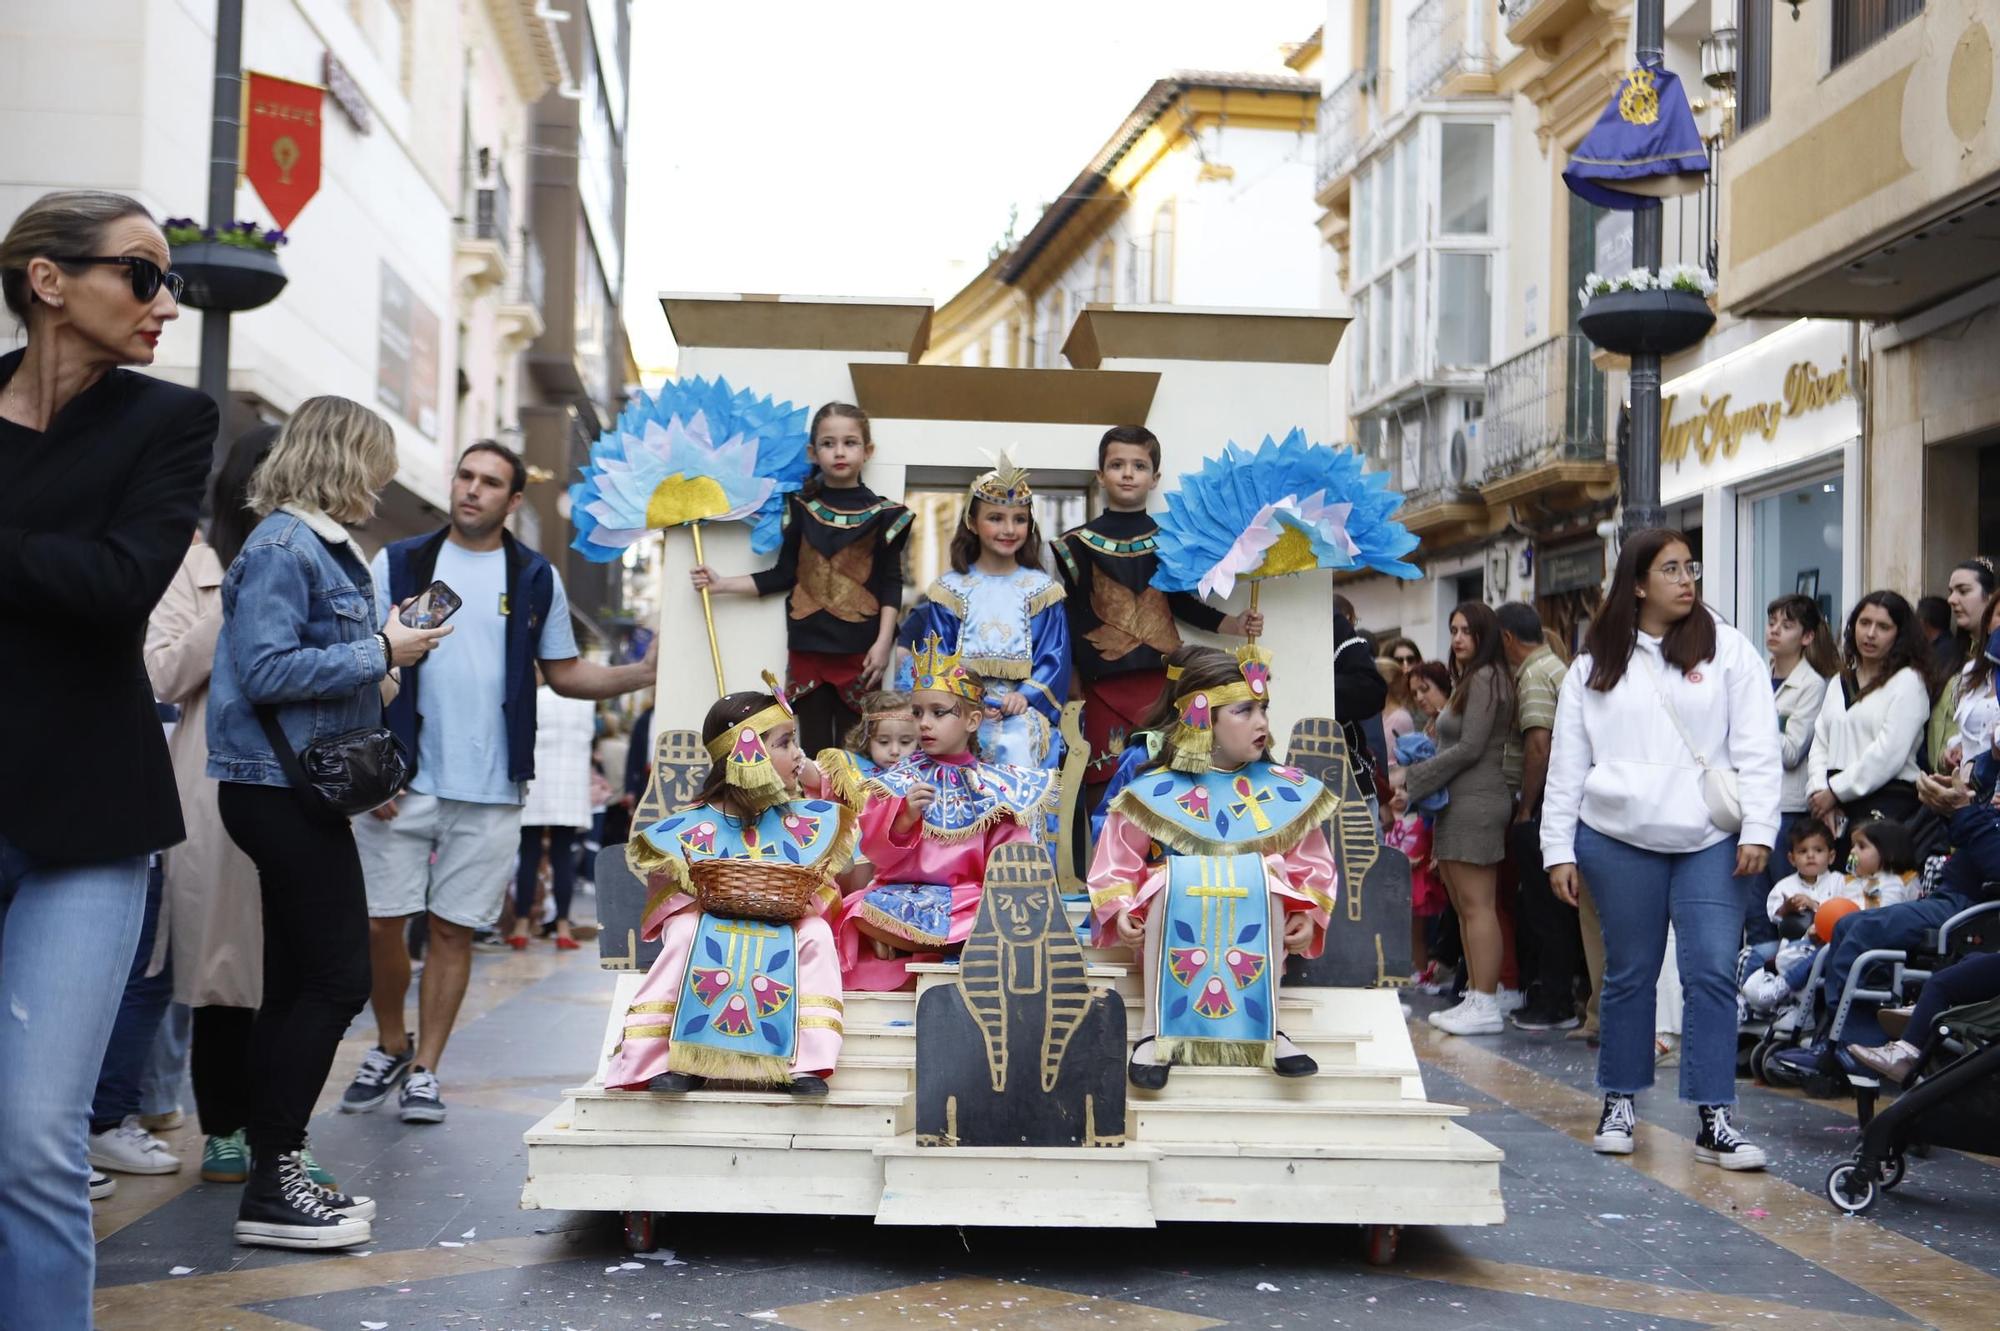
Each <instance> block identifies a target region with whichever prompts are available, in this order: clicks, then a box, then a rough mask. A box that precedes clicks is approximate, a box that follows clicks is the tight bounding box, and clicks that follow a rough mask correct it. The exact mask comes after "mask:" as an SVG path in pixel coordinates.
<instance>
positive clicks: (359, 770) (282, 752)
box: [257, 703, 410, 823]
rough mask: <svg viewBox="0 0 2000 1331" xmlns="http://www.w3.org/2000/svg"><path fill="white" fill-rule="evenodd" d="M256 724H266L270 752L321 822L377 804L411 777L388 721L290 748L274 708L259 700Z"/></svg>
mask: <svg viewBox="0 0 2000 1331" xmlns="http://www.w3.org/2000/svg"><path fill="white" fill-rule="evenodd" d="M257 724H259V725H261V726H262V727H263V728H264V737H265V738H266V739H268V740H269V741H270V742H271V752H272V753H273V754H275V755H277V759H278V766H280V767H282V768H284V769H285V779H286V780H287V781H290V782H291V783H292V790H293V792H294V793H295V794H297V796H298V797H299V802H300V803H301V804H303V805H304V806H305V809H306V812H307V813H308V814H310V815H312V816H313V817H315V818H317V819H319V820H320V821H322V822H329V823H331V822H345V821H346V820H347V819H349V818H354V817H357V816H359V815H361V814H364V813H367V812H369V811H370V810H371V809H379V808H381V807H382V806H383V805H384V804H387V803H388V802H389V801H390V800H392V799H394V798H396V792H398V791H400V790H401V789H402V788H403V785H404V783H405V782H407V781H408V780H409V779H410V754H409V750H407V749H405V748H404V747H403V741H401V740H400V739H397V738H396V732H395V731H393V730H391V729H389V727H387V726H382V725H376V726H361V727H358V728H357V729H354V730H344V731H342V732H341V733H340V734H338V735H328V736H327V737H326V738H325V739H316V740H314V741H313V742H312V743H310V744H308V745H306V747H305V750H304V751H303V752H301V753H294V752H293V751H292V746H291V742H290V741H289V740H287V739H286V738H285V731H284V728H283V727H282V726H280V725H279V724H278V709H277V708H275V707H273V706H271V705H270V704H269V703H263V704H259V706H258V707H257Z"/></svg>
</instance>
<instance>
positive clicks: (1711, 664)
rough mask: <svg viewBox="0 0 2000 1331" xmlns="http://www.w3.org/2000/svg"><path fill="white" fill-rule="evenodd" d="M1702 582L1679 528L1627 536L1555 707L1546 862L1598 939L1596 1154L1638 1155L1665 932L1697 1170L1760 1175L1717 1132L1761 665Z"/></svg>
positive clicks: (1756, 778)
mask: <svg viewBox="0 0 2000 1331" xmlns="http://www.w3.org/2000/svg"><path fill="white" fill-rule="evenodd" d="M1700 577H1701V565H1700V564H1698V563H1696V562H1695V561H1694V559H1693V558H1692V557H1691V554H1690V551H1689V548H1688V543H1687V540H1686V538H1685V537H1683V536H1682V535H1681V534H1680V533H1679V532H1674V531H1666V530H1663V529H1660V528H1652V529H1648V530H1645V531H1640V532H1635V533H1633V534H1632V535H1631V536H1629V537H1627V538H1626V541H1625V546H1624V549H1623V550H1622V551H1621V552H1620V554H1619V557H1618V569H1617V572H1616V573H1615V574H1614V575H1613V578H1612V583H1611V591H1610V593H1609V595H1607V596H1606V598H1605V601H1604V605H1603V606H1602V607H1601V608H1600V609H1599V611H1598V614H1597V618H1596V620H1595V621H1594V622H1593V623H1592V624H1591V627H1590V636H1589V639H1588V641H1587V643H1586V648H1587V650H1586V651H1585V652H1584V654H1583V655H1581V656H1579V657H1577V659H1576V662H1575V663H1574V664H1573V665H1572V666H1571V667H1570V670H1569V674H1568V675H1567V676H1566V677H1565V678H1564V680H1563V687H1562V693H1561V695H1560V697H1559V699H1558V701H1557V705H1556V725H1555V733H1554V735H1553V737H1552V738H1553V745H1552V750H1551V753H1550V756H1549V774H1548V784H1547V787H1546V789H1545V791H1544V794H1543V799H1542V858H1543V862H1544V863H1545V864H1546V865H1547V867H1548V871H1549V884H1550V886H1551V887H1552V888H1553V889H1554V890H1555V892H1556V894H1557V895H1558V896H1560V897H1562V899H1563V900H1565V901H1568V902H1572V903H1574V902H1575V901H1576V899H1577V879H1578V874H1579V872H1581V874H1582V876H1583V877H1584V878H1587V879H1588V880H1589V882H1590V884H1591V896H1592V898H1593V899H1594V900H1595V901H1596V903H1597V914H1598V919H1599V920H1600V922H1601V923H1602V925H1603V929H1604V954H1605V956H1604V963H1605V964H1604V999H1603V1003H1602V1007H1601V1012H1602V1015H1601V1018H1600V1021H1601V1025H1602V1031H1603V1039H1602V1044H1601V1045H1600V1048H1599V1052H1598V1065H1597V1080H1598V1085H1599V1087H1600V1088H1601V1089H1602V1090H1603V1091H1604V1093H1605V1094H1604V1111H1603V1114H1602V1116H1601V1117H1600V1119H1599V1122H1598V1127H1597V1134H1596V1140H1595V1145H1596V1148H1597V1149H1598V1150H1599V1151H1603V1152H1607V1153H1611V1154H1620V1155H1623V1154H1629V1153H1630V1152H1631V1150H1632V1143H1633V1128H1634V1125H1635V1122H1636V1117H1637V1116H1636V1113H1635V1111H1634V1108H1633V1102H1632V1097H1633V1096H1634V1095H1635V1094H1636V1093H1637V1092H1639V1091H1642V1090H1645V1089H1646V1088H1647V1087H1649V1086H1651V1085H1652V1084H1653V1032H1654V1021H1653V1006H1654V1004H1653V996H1654V982H1655V980H1656V979H1657V977H1658V976H1659V973H1660V965H1661V961H1662V959H1663V958H1664V956H1665V953H1666V944H1667V926H1668V924H1669V923H1671V924H1672V925H1673V928H1674V935H1675V938H1676V940H1677V943H1678V946H1677V948H1676V954H1677V957H1678V960H1679V963H1680V976H1681V986H1682V991H1683V995H1684V997H1683V1002H1682V1032H1681V1033H1682V1041H1681V1072H1680V1093H1681V1098H1682V1099H1683V1100H1688V1101H1692V1102H1693V1103H1694V1104H1696V1105H1697V1106H1698V1108H1699V1113H1700V1118H1701V1132H1700V1135H1699V1136H1698V1137H1697V1138H1696V1139H1695V1159H1696V1160H1698V1161H1702V1162H1704V1163H1708V1164H1715V1165H1720V1166H1721V1167H1722V1168H1724V1169H1761V1168H1762V1167H1763V1166H1764V1163H1765V1157H1764V1152H1763V1151H1762V1150H1760V1149H1759V1148H1758V1147H1756V1146H1754V1145H1752V1144H1751V1143H1750V1142H1749V1141H1747V1140H1745V1138H1744V1137H1743V1135H1742V1134H1741V1133H1740V1132H1738V1131H1737V1130H1736V1129H1735V1127H1734V1126H1733V1125H1732V1124H1731V1123H1730V1121H1729V1110H1730V1108H1731V1106H1733V1105H1734V1104H1735V1102H1736V984H1735V976H1734V966H1733V963H1734V961H1735V958H1736V953H1737V946H1738V944H1739V942H1740V941H1741V938H1742V929H1743V898H1742V889H1741V887H1740V886H1739V884H1738V883H1737V881H1736V875H1739V874H1755V875H1759V877H1760V880H1761V875H1762V874H1763V872H1764V867H1765V864H1766V863H1767V861H1768V859H1769V857H1770V851H1771V845H1772V843H1773V842H1774V841H1775V839H1776V836H1777V829H1778V786H1779V772H1780V760H1779V741H1778V725H1777V714H1776V710H1775V709H1774V708H1773V707H1772V706H1771V685H1770V678H1769V676H1768V675H1767V674H1766V673H1765V669H1764V661H1763V658H1762V657H1760V656H1759V655H1758V654H1757V651H1756V649H1755V648H1753V647H1752V646H1751V645H1750V643H1749V641H1748V640H1747V639H1745V638H1744V637H1743V635H1742V634H1740V633H1738V632H1737V631H1736V630H1735V629H1733V628H1730V627H1729V626H1728V625H1726V624H1722V623H1718V622H1717V621H1716V619H1715V617H1714V616H1713V615H1711V614H1710V613H1709V611H1708V610H1707V608H1706V607H1704V606H1703V605H1702V604H1701V602H1700V599H1699V598H1698V597H1697V596H1696V594H1695V585H1696V583H1697V581H1698V580H1699V579H1700ZM1726 771H1733V772H1734V782H1733V784H1734V787H1735V798H1736V802H1737V809H1738V810H1740V812H1737V813H1735V814H1734V815H1733V816H1732V813H1731V811H1730V810H1729V808H1728V805H1729V800H1728V798H1727V797H1726V795H1725V793H1724V788H1725V787H1727V786H1728V785H1730V784H1731V782H1730V781H1729V779H1728V777H1727V776H1726V775H1725V772H1726ZM1705 787H1706V789H1705ZM1718 819H1720V821H1718Z"/></svg>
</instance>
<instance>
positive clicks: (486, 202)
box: [453, 174, 514, 295]
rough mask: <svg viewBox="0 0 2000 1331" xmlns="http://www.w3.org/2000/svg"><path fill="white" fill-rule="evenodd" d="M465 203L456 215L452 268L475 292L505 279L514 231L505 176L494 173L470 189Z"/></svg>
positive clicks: (510, 202) (487, 288) (492, 286)
mask: <svg viewBox="0 0 2000 1331" xmlns="http://www.w3.org/2000/svg"><path fill="white" fill-rule="evenodd" d="M465 203H466V207H465V212H464V215H463V216H461V217H460V218H459V219H458V244H457V247H456V257H455V262H454V264H453V269H454V275H455V276H456V277H457V278H458V280H459V282H460V283H461V284H463V285H464V287H465V288H466V289H467V290H468V291H469V292H471V293H472V294H475V295H476V294H478V293H479V292H482V291H489V290H491V289H492V288H494V287H497V286H500V285H501V284H502V283H504V282H506V281H507V269H508V263H509V261H510V259H511V257H512V254H511V251H512V248H513V244H512V242H513V238H514V232H513V227H512V224H511V218H510V215H511V213H512V210H513V202H512V200H511V198H510V197H509V195H508V191H507V178H506V176H504V175H500V174H496V175H495V176H494V184H493V185H491V186H490V187H482V188H480V189H475V190H473V191H471V193H470V195H469V196H468V197H467V198H466V201H465Z"/></svg>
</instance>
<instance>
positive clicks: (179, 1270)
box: [167, 1266, 194, 1276]
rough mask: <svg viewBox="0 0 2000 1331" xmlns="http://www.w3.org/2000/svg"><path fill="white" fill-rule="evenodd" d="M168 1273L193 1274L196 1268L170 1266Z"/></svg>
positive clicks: (175, 1274) (177, 1274) (178, 1274)
mask: <svg viewBox="0 0 2000 1331" xmlns="http://www.w3.org/2000/svg"><path fill="white" fill-rule="evenodd" d="M167 1274H168V1275H170V1276H191V1275H193V1274H194V1268H193V1267H192V1266H175V1267H169V1268H168V1270H167Z"/></svg>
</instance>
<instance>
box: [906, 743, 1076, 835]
mask: <svg viewBox="0 0 2000 1331" xmlns="http://www.w3.org/2000/svg"><path fill="white" fill-rule="evenodd" d="M918 782H927V783H929V784H930V785H931V786H932V787H934V788H935V789H936V790H937V798H936V799H935V800H933V801H931V806H930V808H928V809H925V810H924V821H923V834H924V835H925V836H927V837H930V838H932V839H934V840H940V841H956V840H959V839H961V838H964V837H970V836H976V835H978V834H979V833H980V832H983V831H985V830H986V828H988V827H989V826H991V825H992V824H994V823H996V822H998V821H1000V820H1001V819H1002V818H1011V819H1013V820H1014V821H1015V822H1017V823H1020V824H1022V825H1023V826H1027V827H1033V826H1035V825H1036V820H1037V819H1039V818H1041V817H1042V816H1043V815H1045V814H1047V813H1049V812H1051V811H1052V810H1054V808H1055V806H1056V774H1055V773H1054V772H1052V771H1049V770H1047V769H1044V768H1029V767H1008V766H1004V765H1002V764H999V763H983V762H980V761H979V760H978V759H977V758H974V757H973V756H972V755H971V754H969V753H963V754H953V755H951V756H949V757H944V758H938V757H933V756H932V755H930V754H928V753H921V752H919V753H913V754H911V755H910V756H909V757H907V758H905V759H904V760H903V761H902V762H900V763H898V764H896V765H895V766H894V767H892V768H890V769H889V770H888V771H886V772H884V773H882V774H881V775H880V776H878V777H876V778H875V779H874V780H872V781H870V782H869V783H868V785H867V789H868V791H869V792H870V793H871V794H874V795H879V796H887V797H891V798H897V799H900V798H901V797H902V796H904V795H906V794H908V793H909V791H910V787H911V786H914V785H916V784H917V783H918Z"/></svg>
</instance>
